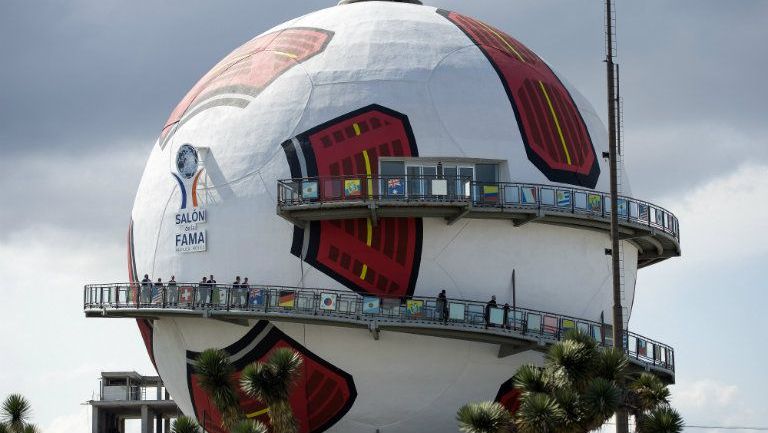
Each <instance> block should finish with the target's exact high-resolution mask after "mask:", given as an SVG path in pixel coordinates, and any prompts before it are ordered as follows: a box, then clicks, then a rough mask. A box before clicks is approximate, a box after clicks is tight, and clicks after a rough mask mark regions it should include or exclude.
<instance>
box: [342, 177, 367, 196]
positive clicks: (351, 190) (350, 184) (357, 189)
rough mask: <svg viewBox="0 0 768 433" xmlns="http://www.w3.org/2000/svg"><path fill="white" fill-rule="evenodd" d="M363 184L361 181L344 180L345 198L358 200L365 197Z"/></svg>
mask: <svg viewBox="0 0 768 433" xmlns="http://www.w3.org/2000/svg"><path fill="white" fill-rule="evenodd" d="M362 185H363V183H362V181H361V179H344V198H346V199H348V200H357V199H360V198H362V196H363V186H362Z"/></svg>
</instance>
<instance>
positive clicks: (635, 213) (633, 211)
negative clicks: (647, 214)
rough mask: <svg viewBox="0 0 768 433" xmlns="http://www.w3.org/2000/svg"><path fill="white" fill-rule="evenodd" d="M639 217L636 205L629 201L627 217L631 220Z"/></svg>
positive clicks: (634, 202)
mask: <svg viewBox="0 0 768 433" xmlns="http://www.w3.org/2000/svg"><path fill="white" fill-rule="evenodd" d="M638 216H639V211H638V205H637V202H636V201H630V202H629V217H630V218H632V219H637V218H638Z"/></svg>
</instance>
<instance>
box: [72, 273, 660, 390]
mask: <svg viewBox="0 0 768 433" xmlns="http://www.w3.org/2000/svg"><path fill="white" fill-rule="evenodd" d="M83 301H84V305H83V308H84V311H85V315H86V317H113V318H114V317H123V318H147V319H159V318H162V317H203V318H210V319H215V320H222V321H226V322H230V323H235V324H240V325H244V326H247V324H248V320H258V319H266V320H270V321H275V322H297V323H307V324H314V325H324V326H342V327H352V328H361V329H367V330H368V331H369V332H370V334H371V337H372V338H374V339H378V337H379V334H380V333H381V332H404V333H411V334H420V335H429V336H434V337H440V338H451V339H460V340H468V341H479V342H486V343H490V344H498V345H499V357H506V356H510V355H513V354H516V353H520V352H523V351H527V350H537V351H542V352H543V351H546V350H547V349H548V347H549V346H550V345H552V344H553V343H555V342H557V341H559V340H560V339H562V338H563V336H564V335H565V334H566V332H568V331H569V330H572V329H578V330H580V331H581V332H584V333H586V334H588V335H591V336H592V337H593V338H594V339H595V341H597V342H598V344H599V345H601V346H605V347H610V346H612V345H613V342H612V340H611V338H610V336H611V332H612V328H611V326H610V325H608V324H605V323H600V322H595V321H591V320H586V319H581V318H576V317H570V316H565V315H561V314H556V313H549V312H542V311H536V310H531V309H527V308H521V307H519V306H512V307H510V308H509V309H506V310H505V309H504V308H502V307H495V308H490V309H489V312H488V313H489V314H488V316H486V313H485V312H486V303H485V302H480V301H468V300H459V299H448V300H447V301H446V304H445V307H444V308H438V304H437V300H436V299H435V298H434V297H431V298H427V297H412V298H406V299H400V298H397V299H386V298H377V297H371V296H363V295H359V294H357V293H354V292H351V291H334V290H325V289H307V288H298V287H284V286H269V285H252V286H250V287H249V288H240V287H234V288H233V287H232V286H231V285H215V286H210V285H200V284H196V283H195V284H193V283H179V284H178V286H172V287H167V286H163V287H155V286H153V285H144V286H142V285H140V284H130V283H125V284H105V285H89V286H85V288H84V294H83ZM625 335H626V336H625V347H626V353H627V355H628V357H629V359H630V361H631V364H632V365H633V367H634V368H636V369H639V370H644V371H650V372H653V373H655V374H657V375H659V376H660V377H661V378H662V379H664V380H665V381H667V382H670V383H674V378H675V363H674V359H675V357H674V350H673V349H672V347H670V346H668V345H665V344H663V343H660V342H657V341H654V340H652V339H649V338H647V337H644V336H642V335H639V334H636V333H634V332H629V331H627V332H626V334H625Z"/></svg>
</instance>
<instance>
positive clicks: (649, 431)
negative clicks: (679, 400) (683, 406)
mask: <svg viewBox="0 0 768 433" xmlns="http://www.w3.org/2000/svg"><path fill="white" fill-rule="evenodd" d="M682 430H683V418H682V417H681V416H680V414H679V413H678V412H677V411H676V410H674V409H672V408H671V407H669V406H661V407H658V408H656V409H653V410H652V411H651V412H650V413H648V414H647V415H643V416H641V417H640V419H638V420H637V431H638V433H680V432H681V431H682Z"/></svg>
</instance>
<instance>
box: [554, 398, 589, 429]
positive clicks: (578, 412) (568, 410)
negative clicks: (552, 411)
mask: <svg viewBox="0 0 768 433" xmlns="http://www.w3.org/2000/svg"><path fill="white" fill-rule="evenodd" d="M552 397H554V399H555V402H557V405H558V406H560V408H561V409H562V410H563V417H562V420H561V424H560V428H558V431H559V432H561V433H576V432H580V431H581V428H580V423H581V422H582V420H583V417H584V408H583V407H582V404H581V399H580V397H579V394H578V393H577V392H576V391H574V390H573V389H572V388H558V389H555V390H554V392H552Z"/></svg>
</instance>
